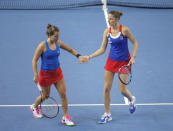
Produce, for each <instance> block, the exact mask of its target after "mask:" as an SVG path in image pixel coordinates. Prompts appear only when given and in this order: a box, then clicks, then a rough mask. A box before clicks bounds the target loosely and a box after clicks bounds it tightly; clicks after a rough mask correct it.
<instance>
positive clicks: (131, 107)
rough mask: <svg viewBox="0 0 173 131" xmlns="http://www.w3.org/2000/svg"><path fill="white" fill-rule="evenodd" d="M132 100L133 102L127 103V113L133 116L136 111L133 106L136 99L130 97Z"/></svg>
mask: <svg viewBox="0 0 173 131" xmlns="http://www.w3.org/2000/svg"><path fill="white" fill-rule="evenodd" d="M132 98H133V100H132V101H131V102H129V111H130V113H131V114H133V113H134V112H135V111H136V105H135V102H136V98H135V96H132Z"/></svg>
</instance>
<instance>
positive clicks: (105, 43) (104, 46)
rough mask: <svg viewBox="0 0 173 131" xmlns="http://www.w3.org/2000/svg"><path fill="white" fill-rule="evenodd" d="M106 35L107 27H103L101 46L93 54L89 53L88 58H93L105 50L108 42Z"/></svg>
mask: <svg viewBox="0 0 173 131" xmlns="http://www.w3.org/2000/svg"><path fill="white" fill-rule="evenodd" d="M107 36H108V29H105V31H104V33H103V41H102V44H101V47H100V48H99V49H98V50H97V51H95V52H94V53H93V54H91V55H89V58H94V57H96V56H99V55H101V54H103V53H104V52H105V51H106V47H107V42H108V41H107Z"/></svg>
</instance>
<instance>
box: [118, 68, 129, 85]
mask: <svg viewBox="0 0 173 131" xmlns="http://www.w3.org/2000/svg"><path fill="white" fill-rule="evenodd" d="M119 78H120V80H121V82H122V83H123V84H128V83H129V82H130V81H131V71H130V69H129V67H126V66H124V67H122V68H121V69H120V70H119Z"/></svg>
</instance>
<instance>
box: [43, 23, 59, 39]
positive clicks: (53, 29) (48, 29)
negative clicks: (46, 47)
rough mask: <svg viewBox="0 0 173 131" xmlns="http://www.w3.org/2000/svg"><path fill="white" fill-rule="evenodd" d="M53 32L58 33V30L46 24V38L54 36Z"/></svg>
mask: <svg viewBox="0 0 173 131" xmlns="http://www.w3.org/2000/svg"><path fill="white" fill-rule="evenodd" d="M55 32H59V28H58V27H56V26H54V25H51V24H48V25H47V31H46V34H47V36H52V35H54V34H55Z"/></svg>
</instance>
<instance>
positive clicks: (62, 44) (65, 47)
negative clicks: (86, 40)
mask: <svg viewBox="0 0 173 131" xmlns="http://www.w3.org/2000/svg"><path fill="white" fill-rule="evenodd" d="M58 44H59V47H60V48H62V49H64V50H66V51H68V52H70V53H71V54H72V55H74V56H77V54H78V52H77V51H76V50H74V49H73V48H71V47H70V46H68V45H66V44H65V43H64V42H62V41H60V40H58Z"/></svg>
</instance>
